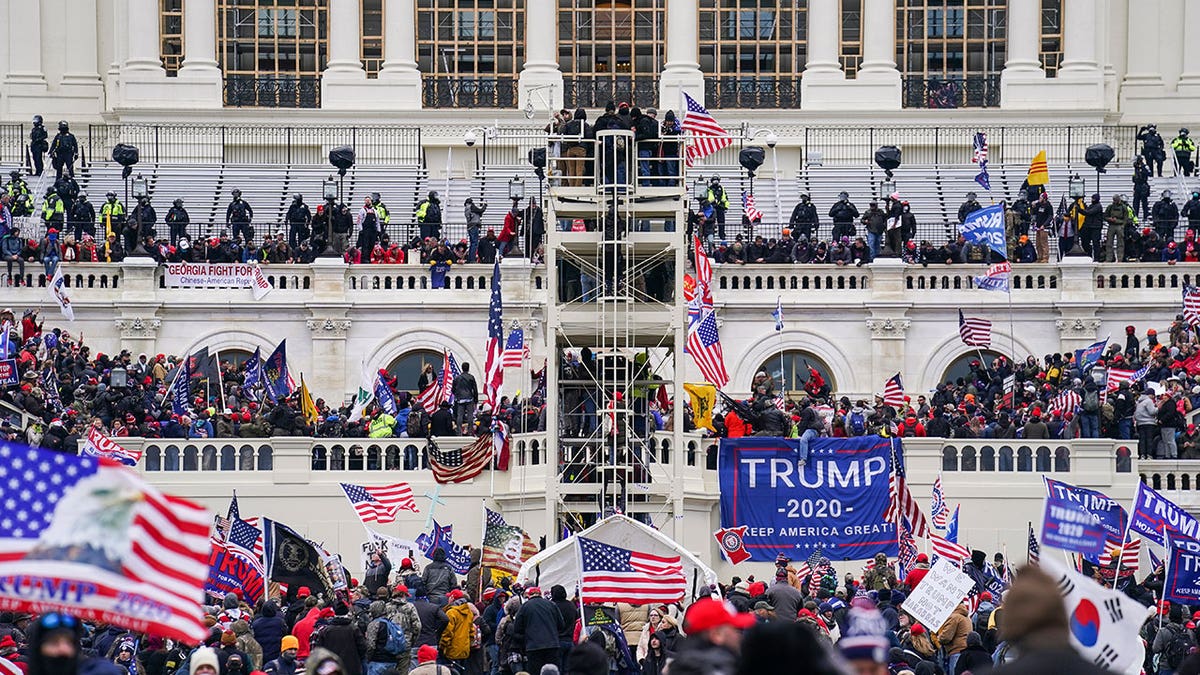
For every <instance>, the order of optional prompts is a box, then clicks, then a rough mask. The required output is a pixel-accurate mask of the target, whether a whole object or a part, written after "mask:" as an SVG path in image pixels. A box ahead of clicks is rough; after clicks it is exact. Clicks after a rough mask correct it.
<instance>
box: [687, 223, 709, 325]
mask: <svg viewBox="0 0 1200 675" xmlns="http://www.w3.org/2000/svg"><path fill="white" fill-rule="evenodd" d="M692 257H694V258H695V265H696V289H695V292H694V293H693V294H692V299H691V301H690V302H689V303H688V326H691V325H693V324H695V323H696V322H697V321H699V320H700V317H701V316H702V315H703V314H704V313H705V312H711V311H712V308H713V295H712V275H713V268H712V261H711V260H709V258H708V254H707V253H705V252H704V247H703V246H702V245H701V244H700V237H692Z"/></svg>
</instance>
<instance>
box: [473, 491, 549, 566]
mask: <svg viewBox="0 0 1200 675" xmlns="http://www.w3.org/2000/svg"><path fill="white" fill-rule="evenodd" d="M483 512H484V517H485V526H484V529H483V558H482V560H481V564H482V565H485V566H487V567H493V568H496V569H501V570H504V571H506V572H510V573H512V574H516V573H517V572H519V571H520V570H521V563H522V562H524V561H526V560H528V559H530V558H532V557H533V556H535V555H537V552H538V547H537V545H536V544H534V543H533V540H532V539H530V538H529V534H528V533H527V532H525V530H523V529H521V528H520V527H517V526H516V525H509V524H508V523H507V522H505V521H504V516H503V515H501V514H500V513H499V512H497V511H493V510H491V509H489V508H488V507H486V506H485V507H483Z"/></svg>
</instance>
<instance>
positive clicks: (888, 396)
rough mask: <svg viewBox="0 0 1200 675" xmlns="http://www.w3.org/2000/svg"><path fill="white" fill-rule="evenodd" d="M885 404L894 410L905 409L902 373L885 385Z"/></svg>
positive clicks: (894, 376)
mask: <svg viewBox="0 0 1200 675" xmlns="http://www.w3.org/2000/svg"><path fill="white" fill-rule="evenodd" d="M883 404H884V405H890V406H892V407H893V408H903V407H904V384H903V383H901V382H900V373H896V374H895V375H893V376H892V377H891V378H889V379H888V381H887V382H884V383H883Z"/></svg>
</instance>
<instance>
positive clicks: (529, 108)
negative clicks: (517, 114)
mask: <svg viewBox="0 0 1200 675" xmlns="http://www.w3.org/2000/svg"><path fill="white" fill-rule="evenodd" d="M536 112H537V111H535V110H534V109H533V101H530V102H529V103H526V104H525V119H527V120H531V119H533V116H534V115H535V114H536Z"/></svg>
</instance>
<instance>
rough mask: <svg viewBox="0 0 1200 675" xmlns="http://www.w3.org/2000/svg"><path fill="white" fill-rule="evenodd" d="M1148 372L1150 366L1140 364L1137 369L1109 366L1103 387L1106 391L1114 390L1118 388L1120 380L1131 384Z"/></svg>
mask: <svg viewBox="0 0 1200 675" xmlns="http://www.w3.org/2000/svg"><path fill="white" fill-rule="evenodd" d="M1148 372H1150V366H1142V367H1141V368H1138V369H1137V370H1125V369H1123V368H1109V369H1108V374H1107V376H1106V377H1107V379H1106V380H1105V384H1104V388H1105V390H1106V391H1116V390H1117V389H1118V388H1120V386H1121V383H1122V382H1129V383H1131V384H1132V383H1134V382H1137V381H1139V380H1141V379H1142V378H1143V377H1145V376H1146V373H1148Z"/></svg>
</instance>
